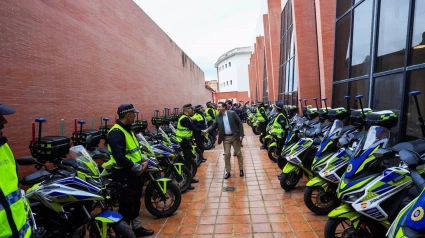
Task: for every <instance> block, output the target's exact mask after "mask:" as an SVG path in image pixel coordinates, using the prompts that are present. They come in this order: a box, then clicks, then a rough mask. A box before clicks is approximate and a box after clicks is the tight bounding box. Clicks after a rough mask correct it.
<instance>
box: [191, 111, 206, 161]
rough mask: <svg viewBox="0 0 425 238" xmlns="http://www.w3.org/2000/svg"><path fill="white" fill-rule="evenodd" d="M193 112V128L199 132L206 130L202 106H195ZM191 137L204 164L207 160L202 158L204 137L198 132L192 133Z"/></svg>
mask: <svg viewBox="0 0 425 238" xmlns="http://www.w3.org/2000/svg"><path fill="white" fill-rule="evenodd" d="M194 112H195V114H194V115H193V116H192V122H193V126H194V127H195V128H196V129H197V130H199V131H201V130H205V129H207V122H206V120H205V116H204V107H203V106H202V105H197V106H195V108H194ZM193 135H194V137H195V141H196V146H197V147H198V149H200V150H201V152H202V154H201V156H202V162H205V161H207V159H205V157H204V141H205V136H203V135H202V134H201V133H200V132H199V133H198V132H194V133H193Z"/></svg>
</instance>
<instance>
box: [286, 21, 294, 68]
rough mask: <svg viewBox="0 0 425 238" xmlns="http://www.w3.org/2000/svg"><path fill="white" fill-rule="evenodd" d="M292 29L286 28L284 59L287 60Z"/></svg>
mask: <svg viewBox="0 0 425 238" xmlns="http://www.w3.org/2000/svg"><path fill="white" fill-rule="evenodd" d="M292 29H293V28H291V29H289V30H288V34H287V35H286V57H285V59H286V60H289V58H290V52H291V50H290V49H291V41H292Z"/></svg>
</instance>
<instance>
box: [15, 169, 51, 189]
mask: <svg viewBox="0 0 425 238" xmlns="http://www.w3.org/2000/svg"><path fill="white" fill-rule="evenodd" d="M50 175H51V174H50V173H49V172H47V171H46V170H40V171H37V172H35V173H32V174H30V175H27V176H26V177H25V178H23V179H22V180H21V184H22V185H24V186H32V185H34V184H36V183H40V182H43V181H44V180H46V179H47V178H49V177H50Z"/></svg>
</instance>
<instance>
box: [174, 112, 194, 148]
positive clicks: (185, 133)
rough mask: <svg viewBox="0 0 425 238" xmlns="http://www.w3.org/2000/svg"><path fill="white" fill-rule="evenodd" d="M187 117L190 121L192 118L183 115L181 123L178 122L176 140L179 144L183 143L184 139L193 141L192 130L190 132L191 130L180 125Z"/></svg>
mask: <svg viewBox="0 0 425 238" xmlns="http://www.w3.org/2000/svg"><path fill="white" fill-rule="evenodd" d="M185 117H187V118H189V120H190V117H188V116H186V115H185V114H183V115H182V116H181V117H180V118H179V121H178V122H177V130H176V140H177V141H178V142H182V141H183V140H184V139H186V140H190V139H192V135H193V132H192V131H191V130H189V128H187V127H184V126H182V125H181V124H180V121H181V120H182V119H183V118H185Z"/></svg>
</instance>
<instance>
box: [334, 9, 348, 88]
mask: <svg viewBox="0 0 425 238" xmlns="http://www.w3.org/2000/svg"><path fill="white" fill-rule="evenodd" d="M350 17H351V13H349V14H347V15H345V17H343V18H342V19H341V20H339V21H338V22H337V23H336V31H337V32H336V34H337V35H336V61H335V80H342V79H346V78H347V77H348V57H349V49H348V45H349V42H350Z"/></svg>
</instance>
